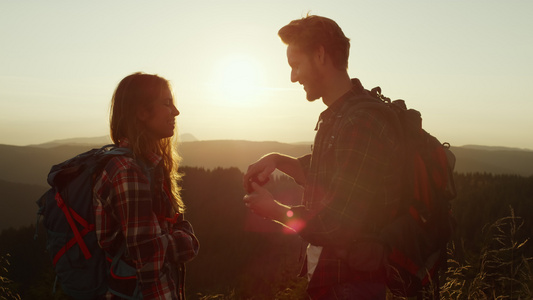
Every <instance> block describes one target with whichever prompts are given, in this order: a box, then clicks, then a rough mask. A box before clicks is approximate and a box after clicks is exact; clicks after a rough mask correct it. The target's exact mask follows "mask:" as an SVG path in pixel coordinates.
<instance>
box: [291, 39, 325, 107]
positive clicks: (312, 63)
mask: <svg viewBox="0 0 533 300" xmlns="http://www.w3.org/2000/svg"><path fill="white" fill-rule="evenodd" d="M287 60H288V62H289V66H290V67H291V81H292V82H299V83H300V84H301V85H303V87H304V90H305V92H306V94H307V100H308V101H314V100H316V99H319V98H320V97H322V77H321V72H320V70H319V68H318V65H317V61H316V60H315V57H314V55H313V54H310V53H307V52H305V51H303V50H302V49H300V47H298V46H297V45H292V44H289V46H288V47H287Z"/></svg>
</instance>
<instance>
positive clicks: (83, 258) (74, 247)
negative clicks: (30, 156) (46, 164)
mask: <svg viewBox="0 0 533 300" xmlns="http://www.w3.org/2000/svg"><path fill="white" fill-rule="evenodd" d="M119 155H127V156H132V152H131V150H130V149H128V148H118V147H115V146H114V145H107V146H104V147H102V148H98V149H92V150H89V151H87V152H84V153H81V154H79V155H77V156H75V157H73V158H71V159H69V160H66V161H64V162H62V163H60V164H57V165H54V166H53V167H52V168H51V170H50V172H49V174H48V184H49V185H50V186H51V188H50V189H49V190H48V191H47V192H46V193H44V194H43V195H42V196H41V198H39V200H38V201H37V204H38V206H39V210H38V215H39V216H42V217H43V222H42V224H43V226H44V228H45V229H46V232H47V238H46V248H47V251H48V252H49V254H50V256H51V259H52V264H53V267H54V270H55V272H56V283H57V282H59V283H60V284H61V288H62V290H63V292H64V293H65V294H67V295H69V296H71V297H73V298H74V299H95V298H96V297H98V296H101V295H103V294H105V293H106V292H107V291H108V290H109V291H110V292H112V293H114V294H116V295H118V296H120V297H122V298H126V299H142V295H141V293H140V288H139V285H138V282H137V279H136V270H135V268H133V267H131V266H130V265H128V264H127V263H125V262H124V261H123V260H121V259H120V258H121V257H122V254H124V251H125V248H126V246H125V244H124V245H123V246H122V247H121V249H120V250H119V251H118V253H116V254H115V255H114V256H113V257H111V256H110V255H109V254H107V253H105V252H104V251H103V250H102V249H101V248H100V247H99V245H98V241H97V237H96V232H95V224H94V221H95V211H94V208H93V185H94V181H95V179H96V176H98V174H100V173H101V171H102V170H103V168H104V167H105V165H106V163H107V162H108V161H109V160H110V159H111V158H112V157H114V156H119ZM109 278H112V279H113V280H114V281H116V280H121V281H120V282H122V283H124V284H121V285H122V286H125V287H127V290H120V291H119V290H115V289H112V288H110V287H109V286H108V280H109ZM56 283H54V291H55V287H56Z"/></svg>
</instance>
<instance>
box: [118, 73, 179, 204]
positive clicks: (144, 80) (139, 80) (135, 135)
mask: <svg viewBox="0 0 533 300" xmlns="http://www.w3.org/2000/svg"><path fill="white" fill-rule="evenodd" d="M166 89H169V90H170V91H172V89H171V86H170V83H169V82H168V81H167V80H166V79H164V78H162V77H159V76H157V75H152V74H145V73H140V72H139V73H134V74H131V75H129V76H127V77H125V78H124V79H122V81H120V83H119V84H118V86H117V88H116V90H115V92H114V93H113V98H112V99H111V113H110V117H109V119H110V120H109V121H110V125H111V126H110V127H111V128H110V129H111V139H112V140H113V142H114V143H115V144H116V145H119V144H120V143H121V142H122V141H124V140H127V141H128V143H129V147H131V148H132V150H133V154H134V156H135V157H137V158H142V159H144V158H146V157H147V156H148V155H149V153H157V154H159V155H161V156H162V158H163V159H162V164H163V170H164V173H165V181H166V182H167V184H168V186H169V187H170V191H171V197H173V200H174V201H173V203H172V205H173V207H174V209H175V210H176V212H183V210H184V204H183V201H182V199H181V196H180V186H179V184H178V182H179V180H181V174H180V173H179V172H178V167H179V163H180V161H181V157H180V156H179V154H178V152H177V150H176V147H177V133H175V134H174V136H172V137H168V138H163V139H154V138H153V137H152V136H151V135H150V134H149V132H148V131H147V130H146V128H145V126H144V124H143V123H142V122H141V121H140V120H139V118H138V112H139V110H140V109H146V110H148V111H150V109H151V107H152V105H153V101H154V100H156V99H158V98H159V97H161V94H162V93H163V92H164V91H165V90H166Z"/></svg>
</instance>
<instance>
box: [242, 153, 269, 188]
mask: <svg viewBox="0 0 533 300" xmlns="http://www.w3.org/2000/svg"><path fill="white" fill-rule="evenodd" d="M275 170H276V154H275V153H271V154H267V155H265V156H263V157H261V158H260V159H259V160H258V161H256V162H255V163H253V164H251V165H250V166H248V170H247V171H246V174H244V177H243V188H244V190H245V191H246V192H247V193H248V194H250V193H252V192H253V191H254V190H253V186H252V182H256V183H258V184H259V185H264V184H265V183H267V182H268V180H269V178H270V174H272V172H274V171H275Z"/></svg>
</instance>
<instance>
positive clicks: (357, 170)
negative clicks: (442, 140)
mask: <svg viewBox="0 0 533 300" xmlns="http://www.w3.org/2000/svg"><path fill="white" fill-rule="evenodd" d="M352 81H353V83H354V86H353V89H352V90H351V91H349V92H348V93H347V94H345V95H344V96H342V97H341V98H340V99H338V100H337V101H335V102H334V103H333V104H332V105H331V106H329V107H328V108H327V109H326V110H325V111H324V112H322V114H321V115H320V118H319V122H318V124H317V128H318V131H317V134H316V137H315V142H314V145H313V151H312V154H309V155H306V156H304V157H301V158H299V160H300V163H301V165H302V166H303V168H304V170H306V174H307V176H306V183H305V185H304V196H303V205H302V206H298V207H293V208H292V210H293V212H294V218H301V219H303V220H304V224H305V226H304V227H303V228H302V229H301V231H300V232H299V234H300V235H301V236H302V237H303V238H304V239H305V240H306V241H307V242H309V243H311V244H313V245H316V246H323V247H324V248H323V250H322V253H321V256H320V259H319V262H318V265H317V267H316V270H315V272H314V274H313V277H312V278H311V280H310V282H309V287H308V289H309V290H312V289H317V290H323V291H325V290H327V288H328V287H331V286H332V285H335V284H337V283H342V282H350V281H353V280H357V278H362V277H364V276H365V274H368V273H366V272H361V273H360V274H357V272H356V273H354V272H353V269H352V270H350V268H349V267H348V265H347V262H346V260H345V259H346V257H345V256H344V257H343V256H342V255H339V254H340V253H342V251H343V250H346V249H347V248H348V247H349V246H350V245H355V247H356V249H360V250H361V251H362V252H361V253H360V255H358V256H360V258H361V260H362V261H361V262H360V263H361V264H362V265H363V267H362V269H365V267H364V266H365V265H373V262H372V260H375V261H376V263H378V264H379V262H380V261H381V258H382V257H381V256H380V255H376V254H375V253H373V249H375V248H374V247H376V245H372V246H370V248H368V251H365V249H363V248H364V246H363V244H364V243H365V241H371V242H370V244H372V241H375V239H376V237H377V234H378V232H379V230H380V228H381V226H382V224H383V222H385V221H386V220H387V219H390V218H391V217H392V216H393V215H394V214H395V212H396V209H397V204H398V200H399V196H400V192H399V191H400V185H399V182H400V180H399V169H400V168H399V165H400V163H401V162H400V159H399V158H398V156H399V154H398V141H397V137H396V133H395V129H394V128H392V126H391V123H392V122H389V121H388V120H387V119H386V118H385V116H383V115H382V114H381V113H380V112H378V111H374V110H370V109H359V108H357V107H356V104H357V103H358V102H360V101H364V100H361V98H364V97H366V98H368V97H367V96H368V95H366V93H367V92H366V91H365V90H364V89H363V87H362V86H361V84H360V83H359V80H357V79H354V80H352ZM358 244H359V247H358ZM378 246H380V245H378ZM377 252H379V251H377ZM366 254H369V255H366ZM365 255H366V257H365ZM373 255H376V256H377V257H373ZM374 265H375V264H374ZM304 268H305V266H304ZM304 271H305V270H304ZM363 271H368V270H363ZM303 274H305V273H303Z"/></svg>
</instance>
